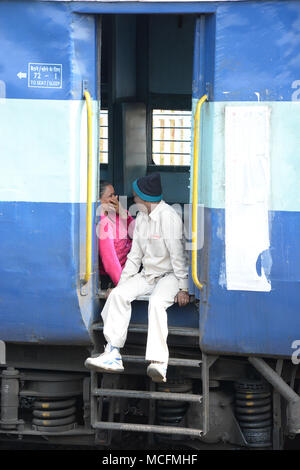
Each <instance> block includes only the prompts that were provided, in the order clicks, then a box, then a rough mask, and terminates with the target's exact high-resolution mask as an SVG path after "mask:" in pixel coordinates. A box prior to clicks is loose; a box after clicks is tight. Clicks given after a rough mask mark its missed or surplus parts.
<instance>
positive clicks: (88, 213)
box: [84, 91, 93, 283]
mask: <svg viewBox="0 0 300 470" xmlns="http://www.w3.org/2000/svg"><path fill="white" fill-rule="evenodd" d="M84 98H85V100H86V106H87V152H88V156H87V158H88V170H87V203H86V206H87V207H86V268H85V276H84V283H87V282H88V281H89V279H90V276H91V271H92V191H93V187H92V183H93V182H92V160H93V159H92V153H93V129H92V99H91V95H90V94H89V92H88V91H85V92H84Z"/></svg>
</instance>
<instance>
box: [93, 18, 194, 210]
mask: <svg viewBox="0 0 300 470" xmlns="http://www.w3.org/2000/svg"><path fill="white" fill-rule="evenodd" d="M101 21H102V27H101V30H102V34H101V59H100V70H101V84H100V90H101V113H100V142H99V153H100V179H105V180H108V181H110V182H112V183H113V185H114V187H115V190H116V193H117V194H119V195H127V196H128V197H129V198H130V196H131V195H132V189H131V184H132V181H133V180H134V179H136V178H137V177H139V176H143V175H145V174H146V173H150V172H153V171H159V172H160V174H161V178H162V185H163V191H164V200H165V201H166V202H168V203H171V204H173V203H180V204H184V203H188V202H189V172H190V153H189V152H190V139H191V131H190V119H191V107H192V76H193V49H194V44H193V43H194V25H195V16H193V15H103V16H102V20H101ZM129 202H130V199H129Z"/></svg>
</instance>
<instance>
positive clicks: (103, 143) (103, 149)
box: [99, 109, 108, 163]
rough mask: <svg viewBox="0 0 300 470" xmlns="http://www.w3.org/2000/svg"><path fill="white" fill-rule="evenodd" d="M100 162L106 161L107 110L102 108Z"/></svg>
mask: <svg viewBox="0 0 300 470" xmlns="http://www.w3.org/2000/svg"><path fill="white" fill-rule="evenodd" d="M99 134H100V138H99V149H100V163H108V111H107V109H102V110H101V111H100V132H99Z"/></svg>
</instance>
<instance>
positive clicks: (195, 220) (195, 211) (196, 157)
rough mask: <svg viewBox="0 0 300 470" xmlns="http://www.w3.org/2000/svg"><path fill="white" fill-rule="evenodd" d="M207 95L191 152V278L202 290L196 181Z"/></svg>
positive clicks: (197, 123) (201, 101)
mask: <svg viewBox="0 0 300 470" xmlns="http://www.w3.org/2000/svg"><path fill="white" fill-rule="evenodd" d="M205 100H207V95H204V96H202V98H201V99H200V100H199V101H198V103H197V106H196V111H195V123H194V152H193V154H194V155H193V202H192V278H193V281H194V283H195V285H196V286H197V287H198V289H200V290H202V289H203V284H202V283H201V282H200V281H199V279H198V262H197V251H198V246H197V245H198V181H199V133H200V112H201V107H202V105H203V103H204V101H205Z"/></svg>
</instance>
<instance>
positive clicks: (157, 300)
mask: <svg viewBox="0 0 300 470" xmlns="http://www.w3.org/2000/svg"><path fill="white" fill-rule="evenodd" d="M161 309H163V310H164V309H165V307H164V301H163V299H162V298H161V297H160V296H159V295H157V294H152V295H151V296H150V298H149V309H148V310H149V313H151V312H152V311H154V310H161Z"/></svg>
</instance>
